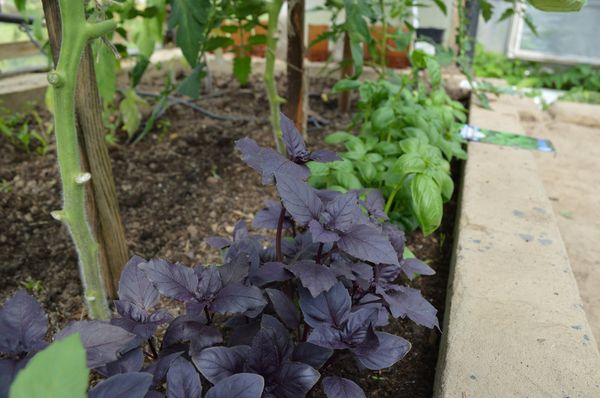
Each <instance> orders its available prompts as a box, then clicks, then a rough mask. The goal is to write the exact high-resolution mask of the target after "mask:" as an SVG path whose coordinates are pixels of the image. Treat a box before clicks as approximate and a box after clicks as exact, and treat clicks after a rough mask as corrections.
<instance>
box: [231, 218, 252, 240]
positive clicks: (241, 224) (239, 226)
mask: <svg viewBox="0 0 600 398" xmlns="http://www.w3.org/2000/svg"><path fill="white" fill-rule="evenodd" d="M249 237H250V234H249V233H248V226H247V225H246V221H244V220H238V221H237V222H236V223H235V225H234V226H233V241H234V242H239V241H241V240H244V239H247V238H249Z"/></svg>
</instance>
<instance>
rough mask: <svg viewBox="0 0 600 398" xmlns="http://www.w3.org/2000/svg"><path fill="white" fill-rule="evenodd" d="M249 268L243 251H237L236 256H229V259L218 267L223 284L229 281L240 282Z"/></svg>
mask: <svg viewBox="0 0 600 398" xmlns="http://www.w3.org/2000/svg"><path fill="white" fill-rule="evenodd" d="M249 269H250V262H249V260H248V256H247V255H245V254H243V253H238V255H237V256H235V257H232V258H229V261H227V262H225V264H223V265H221V266H220V267H219V268H218V270H219V273H220V274H221V281H222V283H223V285H224V286H225V285H228V284H230V283H236V282H242V281H243V280H244V279H246V277H247V276H248V272H249Z"/></svg>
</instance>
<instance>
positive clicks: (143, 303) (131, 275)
mask: <svg viewBox="0 0 600 398" xmlns="http://www.w3.org/2000/svg"><path fill="white" fill-rule="evenodd" d="M145 262H146V260H145V259H143V258H142V257H139V256H133V257H132V258H131V259H130V260H129V261H128V262H127V265H126V266H125V269H123V272H121V279H120V280H119V299H121V300H125V301H129V302H131V303H134V304H136V305H138V306H139V307H141V308H142V309H144V310H146V311H148V310H150V309H151V308H152V307H154V306H155V305H156V303H158V300H159V299H160V295H159V293H158V290H156V287H154V285H153V284H152V283H151V282H150V280H148V278H147V277H146V274H145V273H144V271H142V270H141V269H140V268H139V265H140V264H143V263H145Z"/></svg>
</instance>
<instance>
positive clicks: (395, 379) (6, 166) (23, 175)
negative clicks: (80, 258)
mask: <svg viewBox="0 0 600 398" xmlns="http://www.w3.org/2000/svg"><path fill="white" fill-rule="evenodd" d="M333 83H334V81H333V80H327V79H315V80H314V81H313V85H312V87H311V101H310V108H311V109H312V110H313V111H314V112H316V113H317V114H318V115H319V116H321V117H323V118H325V119H326V120H328V121H329V122H330V124H329V125H328V126H326V127H325V128H324V129H321V130H315V129H312V130H309V137H310V138H309V145H310V146H320V145H319V143H321V142H322V138H323V137H324V135H325V133H326V132H333V131H336V130H339V129H342V128H344V127H345V126H347V125H349V123H350V116H349V115H339V114H338V111H337V104H336V102H335V100H334V101H331V102H330V103H324V102H323V101H322V99H321V97H320V94H321V92H322V91H326V90H328V89H329V88H330V87H331V86H332V85H333ZM280 86H281V87H280V92H282V93H284V92H285V91H283V90H282V88H283V85H281V84H280ZM141 89H142V90H146V91H155V92H158V91H160V79H156V80H155V81H151V82H148V83H145V84H144V85H143V86H142V87H141ZM214 90H216V91H217V92H223V95H220V96H214V97H211V98H207V99H201V100H199V101H198V104H200V105H201V106H203V107H206V108H207V109H209V110H211V111H213V112H215V113H220V114H236V115H246V116H251V117H252V119H253V120H251V121H248V122H239V121H238V122H232V121H225V122H224V121H217V120H213V119H209V118H206V117H205V116H202V115H200V114H198V113H196V112H194V111H192V110H191V109H189V108H187V107H182V106H180V105H177V106H173V107H171V108H169V110H168V111H167V112H166V114H165V115H164V117H163V119H164V120H166V121H167V127H165V128H163V129H158V130H157V129H155V131H153V132H152V134H151V135H150V136H149V137H147V139H145V140H144V141H142V142H141V143H139V144H136V145H129V146H126V145H122V146H118V147H112V148H111V150H110V155H111V158H112V162H113V172H114V176H115V181H116V186H117V193H118V198H119V202H120V210H121V215H122V218H123V223H124V225H125V233H126V236H127V240H128V242H127V243H128V247H129V249H130V253H131V254H132V255H133V254H138V255H140V256H142V257H145V258H153V257H162V258H166V259H168V260H170V261H182V262H184V263H186V264H190V265H192V264H200V263H201V264H207V263H211V262H217V261H219V255H218V253H217V252H216V251H215V250H212V249H210V248H209V247H208V246H207V245H206V243H204V238H206V237H208V236H212V235H223V236H229V235H230V233H231V231H232V229H233V225H234V224H235V222H236V221H237V220H238V219H244V220H246V221H247V222H250V221H251V217H252V215H253V214H254V213H255V212H256V211H257V210H258V209H259V208H260V207H261V205H262V204H263V202H264V201H265V200H266V199H268V198H271V197H274V196H275V192H274V191H273V188H272V187H263V186H262V185H261V184H260V178H259V176H258V175H257V174H256V173H255V172H254V171H253V170H251V169H250V168H249V167H247V166H246V165H245V164H243V163H242V161H241V160H240V159H239V157H238V156H237V154H236V153H235V150H234V143H235V141H236V140H237V139H240V138H242V137H244V136H250V137H252V138H254V139H256V140H257V141H258V143H259V144H261V145H265V146H271V145H272V136H271V131H270V125H269V122H268V109H269V105H268V101H267V99H266V96H265V94H264V90H263V86H262V84H261V83H259V82H258V80H253V81H252V82H250V84H249V86H247V87H245V88H244V89H243V90H239V89H238V84H237V83H236V82H234V81H233V80H231V79H229V78H221V79H218V80H217V81H215V87H214ZM46 117H49V115H47V114H46ZM315 144H317V145H315ZM0 153H2V154H3V156H2V157H1V158H0V180H2V179H5V180H7V181H9V182H10V186H11V189H10V192H0V274H1V279H0V302H4V301H5V300H6V299H7V298H8V297H9V296H10V295H12V294H13V293H14V291H15V290H16V289H18V288H20V287H23V286H24V285H28V286H29V287H30V288H31V286H32V285H34V286H35V285H36V284H32V283H29V284H28V283H26V281H30V282H31V281H41V284H37V286H35V289H34V292H33V293H34V294H35V296H36V297H37V298H38V300H40V302H41V304H42V305H43V307H44V308H45V310H46V311H47V312H48V314H49V320H50V325H51V327H50V330H51V331H52V333H54V332H55V331H56V330H57V329H59V328H61V327H63V326H64V325H65V324H66V323H67V322H68V321H70V320H79V319H82V318H84V317H85V309H84V306H83V303H82V297H81V289H80V282H79V275H78V270H77V258H76V255H75V251H74V249H73V245H72V244H71V242H70V240H69V238H68V235H67V233H66V231H65V229H64V228H63V227H62V225H61V224H60V223H58V222H56V221H54V220H52V219H51V217H50V212H51V211H52V210H56V209H58V208H60V204H61V194H60V183H59V182H58V172H57V169H56V160H55V154H54V151H51V153H50V154H48V155H47V156H45V157H38V156H35V155H28V154H24V153H22V152H19V151H18V150H16V149H15V148H13V147H12V146H10V144H9V143H8V142H6V140H5V139H3V138H0ZM454 169H455V170H458V168H457V167H455V168H454ZM456 175H457V173H455V177H456ZM455 179H456V178H455ZM455 182H456V187H457V188H456V193H455V197H456V196H457V192H458V191H459V189H460V186H459V184H458V181H455ZM444 210H445V211H444V220H443V225H442V227H441V228H440V230H439V231H437V232H435V233H434V234H432V235H430V236H428V237H423V236H422V234H421V233H420V232H417V233H413V234H409V237H408V245H409V247H410V248H411V249H412V250H413V252H414V253H415V254H416V256H417V257H418V258H420V259H422V260H424V261H426V262H427V263H428V264H429V265H430V266H431V267H432V268H433V269H435V271H436V272H437V275H435V276H431V277H424V278H417V280H416V281H414V282H412V283H411V285H412V286H413V287H418V288H420V289H421V290H422V292H423V296H424V297H426V298H427V299H428V300H429V301H430V302H431V303H432V304H433V305H434V306H435V307H436V308H437V309H438V316H439V319H440V324H442V323H443V311H444V301H445V296H446V284H447V279H448V268H449V263H450V255H451V249H452V240H453V239H452V238H453V233H454V230H453V225H454V217H455V213H456V200H455V199H454V200H453V201H451V202H450V203H447V204H446V206H445V209H444ZM385 330H386V331H388V332H390V333H394V334H397V335H400V336H402V337H404V338H406V339H407V340H408V341H410V342H411V344H412V349H411V351H410V352H409V353H408V354H407V356H406V357H405V358H404V359H403V360H401V361H400V362H399V363H398V364H396V365H395V366H394V367H392V368H390V369H386V370H383V371H379V372H370V371H365V372H360V371H358V369H357V368H356V365H355V363H354V361H353V360H347V361H345V362H343V363H339V362H338V363H335V364H334V365H333V366H332V367H330V368H328V369H324V370H323V372H322V373H323V374H324V375H328V374H336V375H340V376H343V377H347V378H349V379H351V380H354V381H356V382H357V383H358V384H360V385H361V386H362V387H363V388H364V389H365V391H366V392H367V396H369V397H410V398H420V397H430V396H431V395H432V392H433V378H434V373H435V365H436V362H437V355H438V347H439V340H440V332H439V331H438V330H429V329H427V328H424V327H421V326H418V325H416V324H414V323H413V322H412V321H410V320H408V319H406V320H393V321H392V322H391V324H390V325H389V326H388V327H386V329H385ZM311 394H312V396H314V397H318V396H323V393H322V391H321V390H320V389H319V387H317V388H315V390H314V391H313V392H312V393H311Z"/></svg>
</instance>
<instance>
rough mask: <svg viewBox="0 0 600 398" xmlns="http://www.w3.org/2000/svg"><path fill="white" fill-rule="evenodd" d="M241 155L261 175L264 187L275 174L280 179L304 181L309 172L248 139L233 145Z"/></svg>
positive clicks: (270, 181)
mask: <svg viewBox="0 0 600 398" xmlns="http://www.w3.org/2000/svg"><path fill="white" fill-rule="evenodd" d="M235 147H236V149H238V150H239V151H240V152H241V154H242V160H243V161H244V162H245V163H246V164H247V165H248V166H250V167H252V168H253V169H254V170H256V171H258V172H260V173H261V174H262V182H263V184H265V185H269V184H272V183H273V177H274V176H275V174H276V173H277V174H279V175H280V176H282V178H293V179H298V180H306V179H307V178H308V177H309V175H310V172H309V171H308V168H306V167H305V166H301V165H299V164H296V163H294V162H292V161H290V160H288V159H286V158H285V157H283V156H282V155H281V154H280V153H278V152H277V151H275V150H274V149H271V148H261V147H260V146H258V144H257V143H256V141H254V140H253V139H250V138H242V139H241V140H238V141H237V142H236V145H235Z"/></svg>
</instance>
